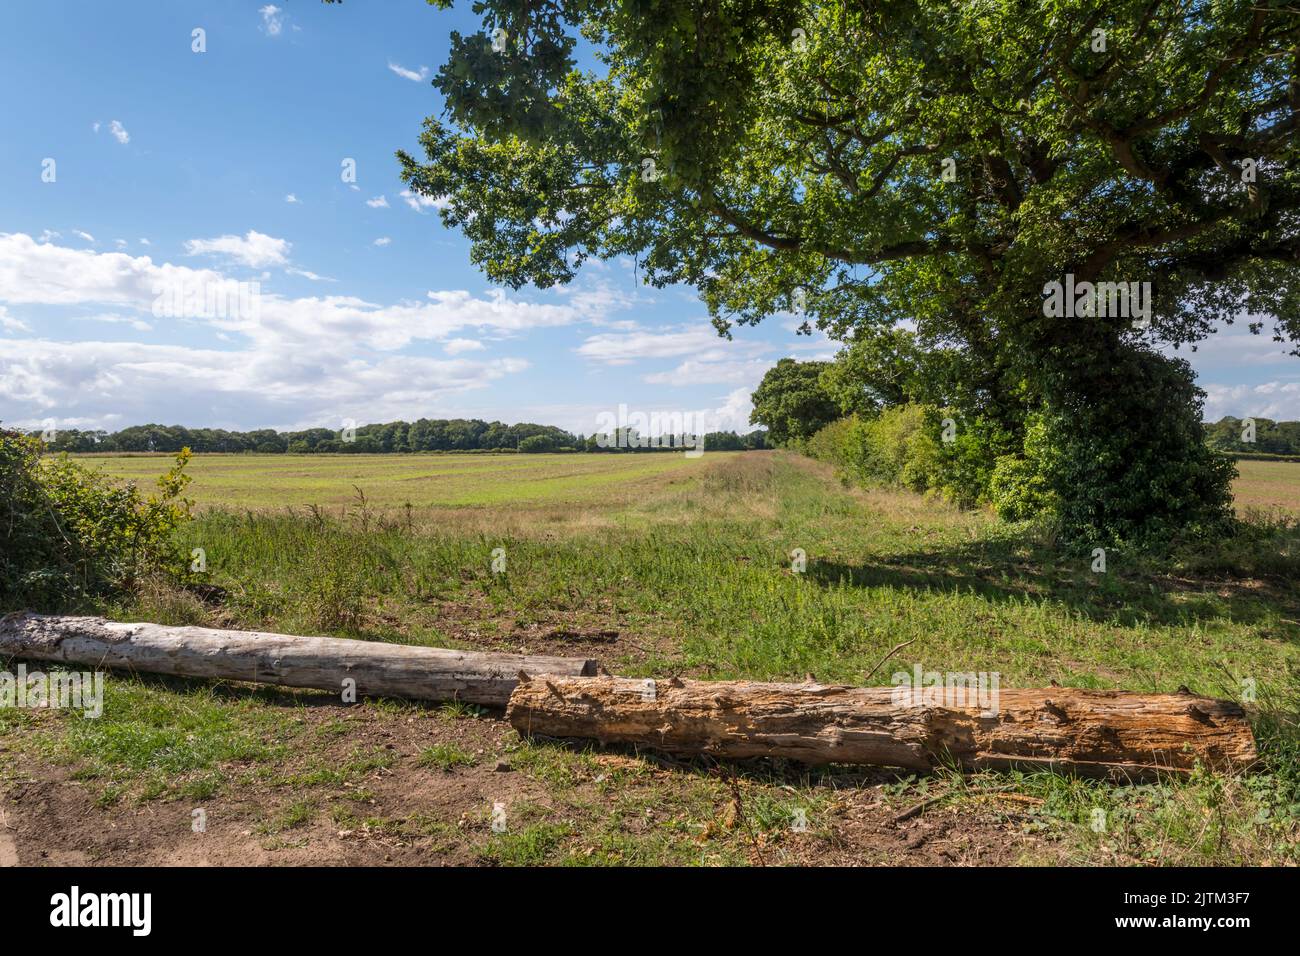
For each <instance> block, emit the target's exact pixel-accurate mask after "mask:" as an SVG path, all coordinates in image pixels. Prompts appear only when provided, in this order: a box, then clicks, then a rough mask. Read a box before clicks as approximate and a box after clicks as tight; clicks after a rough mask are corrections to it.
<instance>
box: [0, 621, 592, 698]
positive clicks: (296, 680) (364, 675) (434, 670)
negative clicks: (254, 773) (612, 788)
mask: <svg viewBox="0 0 1300 956" xmlns="http://www.w3.org/2000/svg"><path fill="white" fill-rule="evenodd" d="M4 655H10V656H13V657H20V658H27V659H31V660H46V661H60V662H62V663H65V664H79V665H82V666H85V667H96V668H98V667H104V668H119V669H123V670H130V671H141V672H145V673H151V674H171V675H175V676H179V677H200V678H217V679H221V680H239V681H253V682H256V683H262V684H281V685H284V686H286V687H315V688H318V689H320V690H329V691H334V692H336V693H341V692H342V690H343V687H344V685H343V681H344V680H345V679H347V678H351V679H353V680H355V681H356V686H355V689H356V692H357V694H358V695H359V696H360V695H366V696H373V697H406V698H411V699H413V700H433V701H447V700H462V701H466V702H468V703H472V704H484V705H487V706H493V707H504V706H505V705H506V702H507V701H508V700H509V699H510V692H511V691H512V690H514V687H515V684H516V683H517V682H518V679H519V673H520V672H521V671H522V672H525V673H528V674H555V675H564V676H568V677H574V678H577V677H581V676H582V675H584V674H595V673H596V662H595V661H591V660H579V659H573V658H566V657H542V656H533V655H521V654H495V653H482V652H477V651H453V650H444V649H442V648H437V647H412V646H408V645H404V644H384V643H379V642H372V641H358V640H349V639H347V638H339V637H295V636H292V635H288V634H270V633H265V632H262V631H227V630H218V629H215V628H207V627H164V626H162V625H158V624H122V623H117V622H114V621H106V620H104V619H103V618H98V617H61V616H47V615H41V614H12V615H9V616H7V617H5V618H3V619H0V656H4Z"/></svg>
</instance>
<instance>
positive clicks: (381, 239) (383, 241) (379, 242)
mask: <svg viewBox="0 0 1300 956" xmlns="http://www.w3.org/2000/svg"><path fill="white" fill-rule="evenodd" d="M392 241H393V240H392V239H389V238H388V237H387V236H380V237H379V238H378V239H376V240H375V245H377V246H386V245H388V244H389V243H391V242H392Z"/></svg>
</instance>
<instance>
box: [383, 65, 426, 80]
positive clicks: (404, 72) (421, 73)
mask: <svg viewBox="0 0 1300 956" xmlns="http://www.w3.org/2000/svg"><path fill="white" fill-rule="evenodd" d="M388 68H389V69H390V70H392V71H393V72H394V73H396V74H397V75H398V76H400V77H401V78H402V79H404V80H411V81H413V82H415V83H419V82H421V81H423V80H427V79H428V78H429V68H428V67H427V66H422V67H420V69H419V70H408V69H407V68H406V67H404V66H402V64H400V63H394V62H393V61H392V60H389V61H388Z"/></svg>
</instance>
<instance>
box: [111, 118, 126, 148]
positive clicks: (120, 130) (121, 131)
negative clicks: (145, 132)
mask: <svg viewBox="0 0 1300 956" xmlns="http://www.w3.org/2000/svg"><path fill="white" fill-rule="evenodd" d="M108 131H109V132H110V133H112V134H113V138H114V139H115V140H117V141H118V142H119V143H121V144H122V145H123V146H125V145H126V144H127V143H129V142H131V134H130V133H128V132H127V131H126V127H125V126H123V125H122V124H121V123H120V122H118V121H117V120H113V121H112V122H111V123H109V124H108Z"/></svg>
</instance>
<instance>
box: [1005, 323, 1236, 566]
mask: <svg viewBox="0 0 1300 956" xmlns="http://www.w3.org/2000/svg"><path fill="white" fill-rule="evenodd" d="M1074 354H1075V353H1074V351H1073V350H1071V349H1062V350H1059V351H1058V352H1057V353H1056V357H1058V358H1060V359H1063V360H1062V361H1055V362H1053V363H1052V364H1051V365H1049V366H1047V368H1046V369H1045V372H1044V374H1043V379H1042V387H1043V399H1044V402H1043V409H1044V410H1043V412H1042V413H1041V417H1040V421H1041V426H1042V435H1041V440H1040V441H1038V442H1035V443H1031V446H1030V453H1031V455H1032V464H1033V466H1034V467H1035V468H1036V469H1037V470H1038V471H1039V473H1040V475H1041V477H1042V479H1043V482H1044V484H1045V485H1046V486H1047V487H1048V488H1050V490H1051V492H1052V493H1053V496H1054V498H1055V499H1056V505H1055V510H1056V517H1057V519H1058V522H1059V528H1060V532H1061V534H1062V536H1063V537H1065V538H1067V539H1069V540H1073V541H1077V542H1079V543H1081V544H1094V545H1102V544H1106V543H1112V542H1115V541H1129V542H1135V541H1140V540H1143V539H1149V538H1155V537H1167V536H1168V535H1169V534H1170V533H1174V532H1177V533H1182V534H1195V533H1204V532H1213V531H1214V530H1216V529H1217V528H1218V527H1220V526H1221V525H1223V523H1224V522H1225V521H1226V520H1227V519H1228V518H1229V516H1230V514H1231V502H1232V492H1231V482H1232V480H1233V478H1234V477H1236V467H1235V465H1234V464H1233V463H1232V461H1231V460H1230V459H1228V458H1227V457H1225V456H1223V455H1221V454H1219V453H1218V452H1215V451H1213V450H1211V449H1210V448H1209V446H1208V445H1206V443H1205V436H1204V429H1203V426H1202V424H1201V410H1202V402H1203V400H1204V393H1203V392H1202V391H1201V390H1200V389H1199V388H1197V387H1196V385H1195V382H1194V380H1193V376H1192V370H1191V368H1190V366H1189V365H1188V364H1187V363H1186V362H1185V361H1183V360H1181V359H1171V358H1168V357H1166V356H1163V355H1161V354H1159V353H1158V352H1155V351H1152V350H1151V349H1149V348H1146V347H1145V346H1142V345H1134V344H1132V343H1131V342H1125V341H1120V340H1117V339H1112V340H1110V341H1108V342H1104V343H1102V344H1101V345H1100V347H1099V346H1098V343H1095V342H1090V343H1088V354H1089V356H1090V358H1091V360H1090V361H1086V362H1085V361H1076V360H1071V357H1072V356H1074Z"/></svg>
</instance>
